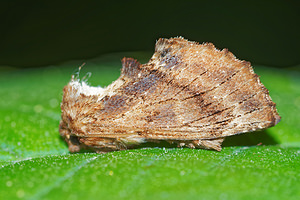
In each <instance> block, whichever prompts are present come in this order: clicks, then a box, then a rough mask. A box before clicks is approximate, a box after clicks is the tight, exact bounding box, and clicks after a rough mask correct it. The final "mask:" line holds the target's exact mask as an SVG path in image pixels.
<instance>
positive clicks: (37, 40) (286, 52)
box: [0, 0, 300, 67]
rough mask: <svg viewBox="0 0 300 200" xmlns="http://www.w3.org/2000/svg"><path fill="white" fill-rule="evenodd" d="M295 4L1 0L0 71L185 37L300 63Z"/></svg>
mask: <svg viewBox="0 0 300 200" xmlns="http://www.w3.org/2000/svg"><path fill="white" fill-rule="evenodd" d="M298 2H299V1H297V0H295V1H292V0H284V1H283V0H281V1H279V0H266V1H264V0H251V1H236V0H226V1H225V0H223V1H217V0H215V1H213V0H212V1H208V0H206V1H186V0H182V1H175V0H174V1H141V0H139V1H136V0H134V1H92V0H85V1H74V0H73V1H58V0H52V1H47V2H46V1H33V0H31V1H24V0H17V1H1V2H0V24H1V28H0V65H2V66H3V65H6V66H7V65H8V66H15V67H37V66H45V65H50V64H56V63H59V62H63V61H67V60H73V59H88V58H93V57H97V56H100V55H102V54H106V53H112V52H122V51H153V50H154V44H155V41H156V40H157V39H158V38H160V37H175V36H183V37H185V38H187V39H189V40H194V41H198V42H200V43H202V42H207V41H209V42H213V43H214V44H215V45H216V46H217V47H218V48H220V49H221V48H225V47H226V48H228V49H229V50H230V51H231V52H233V53H234V54H235V55H236V56H237V57H238V58H240V59H245V60H248V61H251V62H252V63H255V64H263V65H268V66H276V67H289V66H294V65H298V64H300V50H299V49H300V32H299V27H300V9H299V8H300V7H299V3H298Z"/></svg>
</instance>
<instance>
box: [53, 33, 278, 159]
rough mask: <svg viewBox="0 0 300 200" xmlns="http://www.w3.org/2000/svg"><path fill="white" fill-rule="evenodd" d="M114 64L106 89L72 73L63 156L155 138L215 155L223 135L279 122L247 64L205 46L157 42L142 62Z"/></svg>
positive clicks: (120, 147) (181, 41) (66, 95)
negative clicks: (115, 74) (116, 70)
mask: <svg viewBox="0 0 300 200" xmlns="http://www.w3.org/2000/svg"><path fill="white" fill-rule="evenodd" d="M122 66H123V67H122V72H121V75H120V77H119V78H118V79H117V80H116V81H114V82H113V83H112V84H111V85H109V86H107V87H106V88H101V87H91V86H88V85H87V84H86V83H85V82H84V81H80V80H79V79H78V78H74V76H73V77H72V79H71V81H70V82H69V83H68V85H66V86H65V87H64V90H63V91H64V94H63V100H62V103H61V110H62V115H61V117H62V120H61V122H60V127H59V131H60V135H61V136H62V137H63V138H64V139H65V141H66V142H67V143H68V145H69V150H70V152H78V151H80V150H81V149H92V150H95V151H96V152H99V153H103V152H109V151H115V150H124V149H127V148H129V147H132V146H134V145H138V144H141V143H144V142H148V141H162V140H166V141H168V142H171V143H177V144H178V146H181V147H182V146H187V147H189V148H204V149H215V150H217V151H220V150H221V144H222V142H223V140H224V138H225V137H227V136H231V135H236V134H240V133H244V132H250V131H256V130H260V129H265V128H269V127H271V126H274V125H276V124H277V123H278V122H279V121H280V116H279V115H278V113H277V110H276V108H275V103H274V102H273V101H272V100H271V97H270V96H269V92H268V90H267V89H266V88H265V87H264V85H263V84H262V83H261V82H260V80H259V77H258V75H257V74H255V73H254V71H253V69H252V67H251V64H250V63H249V62H246V61H240V60H238V59H237V58H236V57H235V56H234V55H233V54H232V53H231V52H229V51H228V50H227V49H223V50H222V51H220V50H217V49H216V48H215V46H214V45H213V44H211V43H204V44H198V43H196V42H190V41H188V40H185V39H183V38H182V37H179V38H171V39H159V40H158V41H157V42H156V46H155V52H154V54H153V56H152V58H151V59H150V60H149V62H148V63H146V64H140V63H139V62H138V61H136V60H134V59H132V58H124V59H123V60H122Z"/></svg>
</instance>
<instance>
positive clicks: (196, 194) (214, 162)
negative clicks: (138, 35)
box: [0, 53, 300, 200]
mask: <svg viewBox="0 0 300 200" xmlns="http://www.w3.org/2000/svg"><path fill="white" fill-rule="evenodd" d="M124 55H125V54H123V55H122V56H124ZM122 56H120V54H115V55H109V56H106V57H102V58H101V59H95V60H89V61H88V62H86V66H85V67H84V68H83V69H82V71H81V72H80V74H81V76H84V75H85V74H86V73H87V72H89V71H91V72H92V76H91V78H90V79H89V82H90V83H91V85H101V86H105V85H108V84H110V83H111V82H112V81H113V80H115V79H117V78H118V76H119V73H120V67H121V63H120V58H122ZM133 57H135V58H139V59H142V62H145V61H146V60H147V59H146V58H149V55H148V54H142V53H134V54H133ZM81 63H82V62H81V61H76V62H70V63H64V64H61V65H58V66H49V67H46V68H38V69H26V70H13V69H6V70H3V71H2V72H1V74H0V88H1V89H0V95H1V99H0V110H1V112H0V119H1V120H0V177H1V178H0V199H63V200H65V199H72V200H74V199H83V198H85V199H298V198H299V196H300V190H299V188H300V181H299V180H300V160H299V153H300V134H299V132H300V131H299V130H300V123H299V119H300V73H299V72H297V71H296V70H294V71H289V70H281V69H276V68H271V67H263V66H255V71H256V72H257V73H258V74H259V75H260V76H261V80H262V82H263V83H264V85H265V86H266V87H267V88H268V89H269V90H270V95H271V97H272V98H273V100H274V101H275V102H276V103H277V108H278V111H279V114H280V115H281V116H282V121H281V122H280V123H279V124H278V125H277V126H276V127H273V128H270V129H268V130H265V131H260V132H254V133H247V134H242V135H238V136H232V137H229V138H227V139H226V140H225V143H224V145H223V147H224V148H223V150H222V151H221V152H216V151H208V150H201V149H187V148H183V149H182V148H174V147H170V146H169V145H166V144H165V143H163V144H162V145H160V146H158V145H154V146H158V147H149V146H150V145H152V146H153V144H149V145H148V146H147V145H144V146H142V147H140V148H138V149H132V150H126V151H119V152H111V153H107V154H95V153H77V154H70V153H69V152H68V148H67V145H66V144H65V143H64V141H63V140H62V139H61V138H60V136H59V132H58V124H59V120H60V107H59V106H60V101H61V96H62V88H63V86H64V85H65V84H67V82H68V81H69V79H70V77H71V75H72V74H73V73H75V72H76V70H77V69H78V66H80V65H81ZM163 146H166V148H165V147H163Z"/></svg>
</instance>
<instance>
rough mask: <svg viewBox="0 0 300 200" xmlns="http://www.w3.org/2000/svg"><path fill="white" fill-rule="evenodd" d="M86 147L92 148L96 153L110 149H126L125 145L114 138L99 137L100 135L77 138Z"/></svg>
mask: <svg viewBox="0 0 300 200" xmlns="http://www.w3.org/2000/svg"><path fill="white" fill-rule="evenodd" d="M79 142H80V143H82V145H85V148H86V149H92V150H94V151H96V152H97V153H107V152H110V151H119V150H125V149H127V146H126V145H125V144H123V143H122V142H119V141H118V140H116V139H115V138H101V137H82V138H80V139H79Z"/></svg>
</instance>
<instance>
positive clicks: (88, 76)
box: [81, 72, 92, 82]
mask: <svg viewBox="0 0 300 200" xmlns="http://www.w3.org/2000/svg"><path fill="white" fill-rule="evenodd" d="M91 75H92V73H91V72H88V73H86V74H85V75H84V77H83V78H82V80H81V81H82V82H87V81H88V80H89V78H90V77H91Z"/></svg>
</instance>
